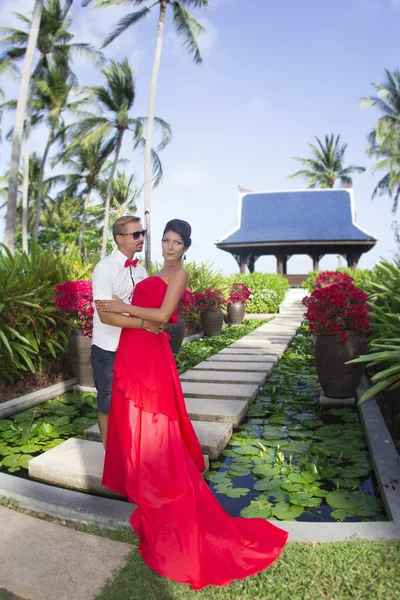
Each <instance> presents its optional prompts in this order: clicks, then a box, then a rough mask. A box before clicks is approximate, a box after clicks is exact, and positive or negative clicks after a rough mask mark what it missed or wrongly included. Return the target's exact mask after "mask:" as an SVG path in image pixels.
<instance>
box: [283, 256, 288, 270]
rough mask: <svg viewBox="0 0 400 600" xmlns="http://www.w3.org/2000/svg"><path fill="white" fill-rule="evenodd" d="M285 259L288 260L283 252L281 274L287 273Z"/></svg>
mask: <svg viewBox="0 0 400 600" xmlns="http://www.w3.org/2000/svg"><path fill="white" fill-rule="evenodd" d="M287 261H288V257H287V256H286V254H284V255H283V257H282V274H283V275H287Z"/></svg>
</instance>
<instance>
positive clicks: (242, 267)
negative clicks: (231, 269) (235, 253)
mask: <svg viewBox="0 0 400 600" xmlns="http://www.w3.org/2000/svg"><path fill="white" fill-rule="evenodd" d="M239 272H240V273H241V274H243V273H246V263H245V260H244V258H243V257H241V258H240V265H239Z"/></svg>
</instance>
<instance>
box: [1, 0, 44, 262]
mask: <svg viewBox="0 0 400 600" xmlns="http://www.w3.org/2000/svg"><path fill="white" fill-rule="evenodd" d="M43 4H44V0H36V1H35V7H34V9H33V15H32V21H31V28H30V31H29V37H28V44H27V47H26V54H25V60H24V67H23V70H22V77H21V85H20V88H19V95H18V103H17V111H16V115H15V125H14V134H13V141H12V149H11V163H10V175H9V181H8V200H7V218H6V229H5V244H6V246H8V249H9V250H10V252H11V253H14V241H15V240H14V238H15V227H16V216H17V197H18V171H19V163H20V159H21V140H22V132H23V128H24V118H25V108H26V101H27V96H28V88H29V81H30V77H31V71H32V64H33V57H34V54H35V49H36V43H37V38H38V35H39V27H40V20H41V17H42V11H43Z"/></svg>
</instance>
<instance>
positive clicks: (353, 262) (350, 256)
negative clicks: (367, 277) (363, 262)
mask: <svg viewBox="0 0 400 600" xmlns="http://www.w3.org/2000/svg"><path fill="white" fill-rule="evenodd" d="M360 257H361V252H348V253H347V254H346V260H347V266H348V267H349V268H350V269H355V268H356V267H357V263H358V261H359V260H360Z"/></svg>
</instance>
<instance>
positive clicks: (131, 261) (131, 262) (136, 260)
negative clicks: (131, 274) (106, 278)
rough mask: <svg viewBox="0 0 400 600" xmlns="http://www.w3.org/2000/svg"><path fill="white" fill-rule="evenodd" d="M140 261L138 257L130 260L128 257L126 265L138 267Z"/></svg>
mask: <svg viewBox="0 0 400 600" xmlns="http://www.w3.org/2000/svg"><path fill="white" fill-rule="evenodd" d="M138 262H139V259H138V258H134V259H133V260H130V259H129V258H127V259H126V261H125V264H124V267H130V266H131V265H132V267H136V265H137V264H138Z"/></svg>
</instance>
